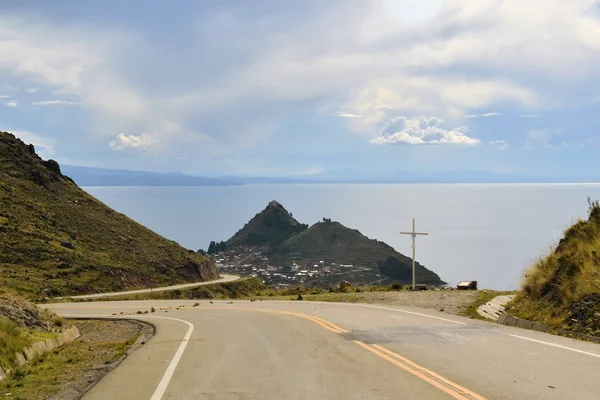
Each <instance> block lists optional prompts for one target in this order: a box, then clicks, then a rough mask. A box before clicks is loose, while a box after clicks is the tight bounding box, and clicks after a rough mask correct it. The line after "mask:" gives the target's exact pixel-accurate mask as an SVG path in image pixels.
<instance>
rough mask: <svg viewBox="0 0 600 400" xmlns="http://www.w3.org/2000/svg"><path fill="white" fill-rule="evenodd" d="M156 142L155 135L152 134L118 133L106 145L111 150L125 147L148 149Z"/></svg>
mask: <svg viewBox="0 0 600 400" xmlns="http://www.w3.org/2000/svg"><path fill="white" fill-rule="evenodd" d="M155 143H156V137H154V136H153V135H150V134H147V133H142V134H141V135H138V136H135V135H125V134H124V133H119V134H118V135H117V136H116V138H115V139H113V140H111V141H110V142H108V145H109V146H110V148H111V149H113V150H117V151H120V150H125V149H135V148H141V149H148V148H150V147H152V146H153V145H154V144H155Z"/></svg>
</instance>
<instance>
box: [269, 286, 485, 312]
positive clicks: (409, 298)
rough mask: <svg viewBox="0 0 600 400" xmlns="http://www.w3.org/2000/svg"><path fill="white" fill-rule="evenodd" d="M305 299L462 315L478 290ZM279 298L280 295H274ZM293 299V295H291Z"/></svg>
mask: <svg viewBox="0 0 600 400" xmlns="http://www.w3.org/2000/svg"><path fill="white" fill-rule="evenodd" d="M303 297H304V300H309V301H310V300H313V301H332V302H342V303H367V304H386V305H393V306H407V307H421V308H432V309H435V310H438V311H443V312H447V313H450V314H458V315H462V314H463V313H464V310H465V309H467V308H468V307H469V306H471V304H473V302H475V301H476V299H477V298H478V291H470V290H469V291H466V290H465V291H462V290H460V291H458V290H427V291H417V292H412V291H398V292H394V291H390V292H360V293H323V294H305V295H304V296H303ZM272 298H278V297H272ZM290 299H291V297H290Z"/></svg>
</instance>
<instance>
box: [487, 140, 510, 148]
mask: <svg viewBox="0 0 600 400" xmlns="http://www.w3.org/2000/svg"><path fill="white" fill-rule="evenodd" d="M490 143H491V144H493V145H495V146H497V147H498V150H506V149H508V143H507V142H506V140H492V141H491V142H490Z"/></svg>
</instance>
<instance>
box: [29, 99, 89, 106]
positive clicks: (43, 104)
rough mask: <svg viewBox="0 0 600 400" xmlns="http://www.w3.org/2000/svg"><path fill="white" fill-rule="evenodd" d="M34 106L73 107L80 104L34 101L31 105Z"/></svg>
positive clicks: (73, 102) (62, 101)
mask: <svg viewBox="0 0 600 400" xmlns="http://www.w3.org/2000/svg"><path fill="white" fill-rule="evenodd" d="M31 104H32V105H34V106H59V105H63V106H74V105H78V104H80V103H79V102H78V101H65V100H46V101H34V102H33V103H31Z"/></svg>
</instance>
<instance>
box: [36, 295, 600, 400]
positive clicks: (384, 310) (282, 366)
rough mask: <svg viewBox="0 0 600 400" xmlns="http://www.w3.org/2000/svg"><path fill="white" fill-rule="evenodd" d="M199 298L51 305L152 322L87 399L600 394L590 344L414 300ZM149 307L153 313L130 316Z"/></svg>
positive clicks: (599, 349)
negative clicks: (413, 304) (416, 304)
mask: <svg viewBox="0 0 600 400" xmlns="http://www.w3.org/2000/svg"><path fill="white" fill-rule="evenodd" d="M200 303H201V304H200V306H198V307H193V304H194V302H189V301H178V300H173V301H171V300H169V301H135V302H133V301H130V302H111V303H97V302H95V303H62V304H54V305H48V307H49V308H51V309H52V310H54V311H55V312H58V313H60V314H62V315H65V316H111V315H112V314H113V313H116V314H117V316H120V315H121V314H120V313H122V312H123V313H125V314H124V315H127V314H133V315H132V316H134V317H135V318H139V319H141V320H146V321H149V322H152V323H153V324H155V325H156V327H157V332H156V335H155V336H154V337H153V338H152V339H151V340H150V341H149V342H148V343H146V344H145V345H144V346H142V347H141V348H140V349H139V350H137V351H136V352H135V353H133V354H132V355H131V356H129V357H128V358H127V359H126V360H125V361H124V362H123V363H122V364H121V365H120V366H119V367H117V368H116V369H115V370H113V371H112V372H111V373H109V374H108V375H107V376H106V377H105V378H104V379H103V380H102V381H101V382H100V383H98V384H97V385H96V386H95V387H94V388H93V389H92V390H91V391H90V392H89V393H88V394H87V395H86V396H85V397H84V400H96V399H107V398H111V399H133V400H135V399H151V400H160V399H173V400H175V399H209V400H211V399H223V400H229V399H231V400H233V399H236V400H237V399H244V400H246V399H253V400H254V399H256V400H258V399H261V400H262V399H266V400H270V399H272V400H275V399H277V400H280V399H292V400H295V399H298V400H300V399H303V400H304V399H432V400H438V399H453V398H455V399H471V400H472V399H507V400H508V399H510V400H512V399H544V400H546V399H561V400H564V399H578V400H585V399H589V400H597V399H600V383H599V380H598V377H599V376H600V345H596V344H592V343H584V342H578V341H575V340H572V339H567V338H562V337H557V336H551V335H548V334H544V333H540V332H532V331H526V330H521V329H518V328H512V327H504V326H500V325H497V324H492V323H488V322H483V321H477V320H471V319H466V318H461V317H457V316H451V315H448V314H444V313H438V312H435V311H433V310H423V309H417V308H403V309H400V308H396V307H383V306H382V307H379V306H369V305H356V304H339V303H314V302H299V301H292V302H290V301H262V302H261V301H257V302H249V301H233V303H232V304H230V303H228V302H226V301H214V302H213V304H211V303H210V302H208V301H202V302H200ZM181 306H183V307H181ZM150 307H155V308H156V310H157V311H156V313H151V314H146V315H140V316H138V315H135V313H136V312H137V311H138V310H140V311H144V310H149V309H150ZM177 308H179V309H177Z"/></svg>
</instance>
